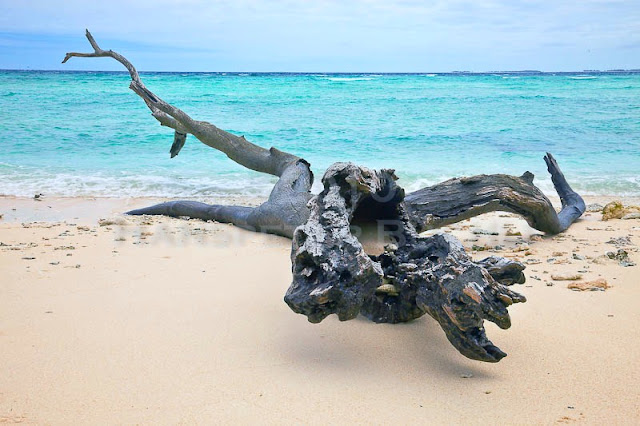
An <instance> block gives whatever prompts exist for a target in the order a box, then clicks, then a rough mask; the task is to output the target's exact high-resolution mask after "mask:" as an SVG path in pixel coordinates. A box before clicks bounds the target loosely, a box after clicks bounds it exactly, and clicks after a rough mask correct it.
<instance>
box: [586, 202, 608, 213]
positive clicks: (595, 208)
mask: <svg viewBox="0 0 640 426" xmlns="http://www.w3.org/2000/svg"><path fill="white" fill-rule="evenodd" d="M602 209H604V206H603V205H602V204H598V203H593V204H589V205H587V211H588V212H590V213H600V212H602Z"/></svg>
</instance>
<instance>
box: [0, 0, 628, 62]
mask: <svg viewBox="0 0 640 426" xmlns="http://www.w3.org/2000/svg"><path fill="white" fill-rule="evenodd" d="M85 28H88V29H89V30H90V31H91V32H92V34H93V35H94V37H95V38H96V40H97V41H98V43H99V44H100V46H101V47H102V48H104V49H113V50H116V51H118V52H119V53H122V54H123V55H125V56H126V57H127V58H129V59H130V60H131V61H132V62H133V63H134V64H135V65H136V67H137V68H138V69H139V70H145V71H262V72H276V71H281V72H446V71H475V72H481V71H497V70H524V69H535V70H542V71H581V70H585V69H600V70H607V69H618V68H623V69H630V68H640V0H574V1H564V0H539V1H536V0H488V1H485V0H433V1H429V0H422V1H418V0H404V1H394V0H342V1H338V0H312V1H294V0H271V1H258V0H231V1H227V0H126V1H125V0H102V1H92V0H82V1H80V0H64V1H58V0H0V69H48V70H120V69H121V66H120V65H119V64H117V63H115V61H113V60H110V59H106V58H96V59H76V58H74V59H72V60H70V61H69V62H68V63H67V64H64V65H62V64H61V63H60V62H61V60H62V58H63V57H64V54H65V52H67V51H80V52H88V51H90V50H91V49H90V46H89V44H88V43H87V41H86V39H85V37H84V30H85Z"/></svg>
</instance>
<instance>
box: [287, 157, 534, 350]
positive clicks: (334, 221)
mask: <svg viewBox="0 0 640 426" xmlns="http://www.w3.org/2000/svg"><path fill="white" fill-rule="evenodd" d="M395 180H396V177H395V175H394V174H393V171H391V170H380V171H376V170H369V169H366V168H364V167H358V166H355V165H353V164H350V163H337V164H334V165H332V166H331V167H330V168H329V169H328V170H327V171H326V173H325V175H324V177H323V178H322V181H323V183H324V190H323V191H322V192H321V193H320V194H319V195H318V196H317V197H315V198H314V199H313V201H312V202H311V203H310V207H311V215H310V217H309V220H308V221H307V222H306V223H305V224H304V225H302V226H300V227H298V229H296V231H295V234H294V236H293V249H292V255H291V256H292V259H291V260H292V263H293V283H292V284H291V287H289V290H288V291H287V294H286V296H285V301H286V302H287V304H288V305H289V306H290V307H291V309H293V310H294V311H295V312H298V313H301V314H304V315H306V316H307V318H308V319H309V321H311V322H314V323H315V322H320V321H322V320H323V319H324V318H325V317H326V316H328V315H330V314H337V316H338V318H339V319H340V320H342V321H345V320H349V319H352V318H355V317H356V316H357V315H358V314H359V313H362V314H363V315H364V316H366V317H367V318H369V319H371V320H373V321H375V322H389V323H397V322H404V321H409V320H412V319H414V318H418V317H420V316H422V315H424V314H425V313H428V314H429V315H430V316H432V317H433V318H434V319H436V320H437V321H438V323H440V325H441V327H442V329H443V330H444V332H445V334H446V336H447V338H448V339H449V341H450V342H451V343H452V344H453V345H454V346H455V347H456V349H458V350H459V351H460V352H461V353H462V354H463V355H465V356H467V357H469V358H471V359H476V360H480V361H487V362H497V361H499V360H500V359H502V358H503V357H504V356H505V355H506V354H505V353H504V352H502V351H501V350H500V349H499V348H497V347H496V346H495V345H493V344H492V343H491V341H490V340H488V339H487V337H486V335H485V330H484V327H483V322H484V320H485V319H488V320H490V321H493V322H495V323H496V324H497V325H498V326H499V327H501V328H508V327H509V326H510V325H511V320H510V318H509V313H508V312H507V306H509V305H511V304H512V303H514V302H524V301H525V298H524V296H522V295H520V294H518V293H515V292H513V291H511V290H509V289H508V288H507V287H505V286H504V285H502V284H500V283H499V282H498V281H496V279H495V278H494V277H492V275H491V274H490V273H489V272H488V270H487V269H486V268H485V265H486V266H487V267H490V268H491V269H492V270H493V271H494V274H495V276H496V277H497V278H498V279H502V280H503V281H504V282H509V283H512V282H520V281H522V279H521V278H522V277H521V276H520V275H519V274H520V273H521V271H522V269H523V268H524V266H523V265H521V264H519V263H517V262H510V261H508V260H506V259H487V260H485V261H482V262H473V261H472V260H471V259H470V258H469V257H468V256H467V254H466V253H465V251H464V248H463V247H462V245H461V244H460V243H459V242H458V241H457V240H456V239H455V238H453V237H451V236H448V235H446V234H441V235H435V236H432V237H420V236H419V235H418V233H417V232H416V230H415V228H414V227H413V225H412V222H411V219H410V217H409V215H408V214H407V211H406V207H405V205H404V202H403V201H404V190H403V189H402V188H401V187H399V186H398V185H397V184H396V183H395ZM362 215H364V216H366V218H367V219H369V220H380V221H384V223H385V225H386V226H387V227H388V228H389V229H388V230H389V232H390V233H391V236H392V237H393V239H394V240H395V244H390V245H388V246H386V247H385V250H384V252H383V253H382V254H380V255H379V256H372V255H368V254H367V253H366V252H365V251H364V248H363V247H362V245H361V243H360V241H359V240H358V238H356V237H355V236H354V235H353V234H352V230H351V224H352V222H353V221H354V220H356V219H358V218H359V216H362ZM514 275H515V276H517V277H516V278H513V276H514Z"/></svg>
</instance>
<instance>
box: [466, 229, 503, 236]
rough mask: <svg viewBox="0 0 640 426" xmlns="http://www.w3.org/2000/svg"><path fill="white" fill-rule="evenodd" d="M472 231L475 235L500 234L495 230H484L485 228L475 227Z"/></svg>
mask: <svg viewBox="0 0 640 426" xmlns="http://www.w3.org/2000/svg"><path fill="white" fill-rule="evenodd" d="M472 232H473V233H474V234H475V235H499V234H498V233H497V232H495V231H487V230H484V229H474V230H473V231H472Z"/></svg>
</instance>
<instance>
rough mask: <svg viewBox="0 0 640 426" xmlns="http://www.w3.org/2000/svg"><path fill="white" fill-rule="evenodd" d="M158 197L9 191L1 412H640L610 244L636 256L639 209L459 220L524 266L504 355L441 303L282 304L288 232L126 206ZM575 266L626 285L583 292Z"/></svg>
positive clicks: (639, 320)
mask: <svg viewBox="0 0 640 426" xmlns="http://www.w3.org/2000/svg"><path fill="white" fill-rule="evenodd" d="M612 199H613V198H612V197H609V198H607V197H604V198H603V197H600V198H598V199H591V198H590V199H588V200H587V202H588V203H593V202H595V201H598V202H600V203H604V202H606V201H610V200H612ZM153 201H157V200H150V199H100V198H97V199H86V198H85V199H79V198H66V199H65V198H51V199H50V198H47V197H45V198H44V199H43V200H42V201H37V200H34V199H29V198H12V197H4V198H0V214H1V215H3V217H2V219H0V246H1V247H0V271H1V274H0V277H1V278H0V347H1V348H2V350H0V365H1V366H2V370H3V373H2V374H0V423H25V424H134V423H135V424H196V423H198V424H214V423H215V424H255V423H260V424H327V423H345V424H410V423H411V424H416V423H422V424H450V423H456V424H554V423H573V422H578V423H583V424H603V423H607V424H638V423H639V422H640V387H639V386H638V383H639V382H640V369H638V366H637V361H638V359H640V310H639V309H638V300H640V284H639V276H640V266H638V265H636V266H627V267H625V266H622V265H621V264H620V263H619V261H618V260H615V259H609V258H608V257H607V256H606V253H607V252H617V250H618V249H624V250H625V251H626V252H627V253H628V255H629V261H630V262H634V263H636V264H640V254H639V253H638V244H639V243H640V220H638V219H632V220H611V221H607V222H603V221H601V215H600V214H599V213H587V214H586V215H585V216H583V218H582V219H580V220H579V221H578V222H576V223H575V224H573V225H572V226H571V228H570V229H569V230H568V231H567V232H565V233H563V234H561V235H557V236H542V237H539V236H537V235H539V233H538V232H536V231H535V230H533V229H531V228H530V227H529V226H528V225H527V224H526V222H524V221H523V220H522V219H520V218H518V217H517V216H514V215H511V214H504V213H494V214H490V215H485V216H482V217H478V218H474V219H472V220H471V221H465V222H462V223H459V224H456V225H454V226H451V227H449V228H446V229H443V230H444V231H446V232H452V233H453V234H454V235H456V236H457V237H459V238H460V239H461V240H462V241H463V243H464V245H465V247H467V248H468V249H469V250H470V251H471V252H472V253H473V256H474V258H483V257H486V256H488V255H490V254H498V255H501V256H506V257H513V258H516V259H519V260H521V261H522V262H524V263H525V264H527V269H526V271H525V272H526V275H527V282H526V283H525V284H523V285H516V286H514V289H515V290H516V291H519V292H521V293H523V294H524V295H526V297H527V302H526V303H524V304H518V305H514V306H512V307H511V308H510V313H511V318H512V327H511V328H510V329H508V330H500V329H499V328H498V327H497V326H494V325H493V324H491V323H486V322H485V324H486V327H487V334H488V336H489V338H490V339H492V340H493V342H494V343H495V344H496V345H498V346H499V347H500V348H501V349H502V350H504V351H505V352H507V353H508V357H506V358H505V359H503V360H502V361H501V362H499V363H497V364H487V363H481V362H477V361H472V360H469V359H467V358H465V357H463V356H462V355H460V354H459V353H458V352H457V351H456V350H455V349H454V348H453V347H452V346H451V344H449V342H448V341H447V339H446V337H445V335H444V333H443V332H442V330H441V329H440V327H439V326H438V324H437V323H436V322H435V321H434V320H433V319H431V318H430V317H428V316H424V317H422V318H420V319H418V320H416V321H413V322H411V323H408V324H399V325H383V324H374V323H371V322H369V321H367V320H365V319H361V318H358V319H356V320H353V321H349V322H344V323H340V322H339V321H338V320H337V318H335V316H331V317H329V318H327V319H326V320H325V321H323V322H322V323H320V324H315V325H314V324H310V323H309V322H307V320H306V318H305V317H304V316H301V315H297V314H295V313H293V312H292V311H291V310H290V309H289V308H288V307H287V305H286V304H285V303H284V302H283V296H284V294H285V291H286V289H287V288H288V286H289V284H290V281H291V270H290V268H291V263H290V259H289V252H290V248H291V244H290V241H289V240H287V239H285V238H280V237H276V236H270V235H263V234H255V233H250V232H247V231H244V230H240V229H238V228H235V227H233V226H230V225H224V224H218V223H208V222H203V221H199V220H180V219H171V218H159V217H128V218H124V217H123V216H119V215H118V213H120V212H123V211H126V210H128V209H131V208H136V207H140V206H144V205H148V204H150V203H151V202H153ZM625 202H631V203H633V202H635V204H638V203H637V200H625ZM114 217H115V218H118V219H117V220H116V221H115V222H116V223H113V224H110V225H105V226H101V225H100V224H99V223H98V221H99V219H101V218H114ZM103 225H104V222H103ZM474 230H475V233H474ZM507 231H508V233H509V234H518V233H520V234H521V235H512V236H507V235H506V234H507ZM495 233H497V234H498V235H490V234H495ZM612 239H616V240H614V242H613V243H611V240H612ZM474 246H475V250H474ZM496 246H498V247H497V248H496ZM479 249H484V250H479ZM559 274H565V275H566V274H579V275H581V276H582V279H580V280H578V281H580V282H585V281H593V280H596V279H599V278H603V279H605V280H606V282H607V283H608V285H610V286H611V287H610V288H609V289H607V290H606V291H572V290H570V289H568V288H567V285H568V284H569V283H570V281H563V280H558V279H553V278H552V276H556V278H557V276H558V275H559Z"/></svg>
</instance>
